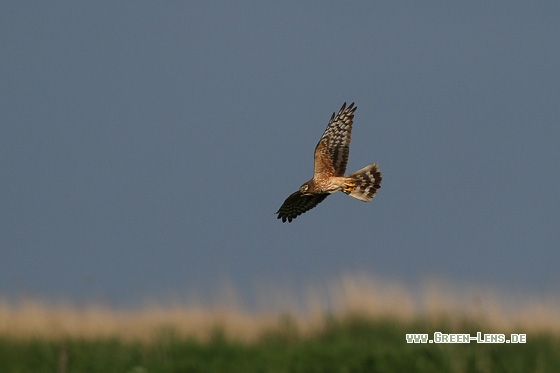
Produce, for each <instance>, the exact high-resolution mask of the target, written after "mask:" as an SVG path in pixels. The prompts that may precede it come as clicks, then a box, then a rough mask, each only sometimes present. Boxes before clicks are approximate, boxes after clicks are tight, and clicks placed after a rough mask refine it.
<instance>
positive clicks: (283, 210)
mask: <svg viewBox="0 0 560 373" xmlns="http://www.w3.org/2000/svg"><path fill="white" fill-rule="evenodd" d="M328 195H329V194H328V193H321V194H313V195H309V196H304V195H303V194H302V193H301V192H300V191H299V190H298V191H297V192H295V193H292V194H291V195H290V196H289V197H288V198H286V200H285V201H284V203H283V204H282V206H280V209H278V211H276V213H277V214H278V217H277V219H282V222H283V223H285V222H286V220H288V222H289V223H291V222H292V220H293V219H295V218H297V217H298V216H299V215H301V214H303V213H304V212H306V211H309V210H311V209H312V208H313V207H315V206H317V205H318V204H319V203H321V202H323V200H324V199H325V198H327V196H328Z"/></svg>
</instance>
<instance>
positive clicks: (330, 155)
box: [314, 102, 357, 177]
mask: <svg viewBox="0 0 560 373" xmlns="http://www.w3.org/2000/svg"><path fill="white" fill-rule="evenodd" d="M356 109H357V107H355V106H354V103H351V104H350V106H348V107H346V102H345V103H344V104H343V105H342V107H341V108H340V110H339V111H338V114H336V115H335V113H333V114H332V116H331V120H330V121H329V124H328V125H327V129H326V130H325V132H324V133H323V136H321V140H319V143H318V144H317V147H315V171H314V177H317V175H321V174H329V175H332V176H344V172H345V171H346V165H347V164H348V155H349V154H350V140H351V138H352V123H353V121H354V112H355V111H356Z"/></svg>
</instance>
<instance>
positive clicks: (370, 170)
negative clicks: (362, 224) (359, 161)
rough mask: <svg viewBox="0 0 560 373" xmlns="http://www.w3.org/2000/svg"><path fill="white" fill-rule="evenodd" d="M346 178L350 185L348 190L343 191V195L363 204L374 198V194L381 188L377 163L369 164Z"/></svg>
mask: <svg viewBox="0 0 560 373" xmlns="http://www.w3.org/2000/svg"><path fill="white" fill-rule="evenodd" d="M346 178H347V179H348V181H350V184H349V185H348V186H349V188H347V189H345V190H344V193H346V194H348V195H350V197H354V198H356V199H359V200H360V201H364V202H369V201H371V200H372V199H373V197H375V193H377V190H378V189H379V188H381V180H383V178H382V177H381V172H379V167H377V163H372V164H369V165H367V166H366V167H364V168H362V169H361V170H358V171H356V172H354V173H351V174H350V175H348V176H346ZM352 184H354V185H352Z"/></svg>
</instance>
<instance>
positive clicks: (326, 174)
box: [276, 102, 382, 223]
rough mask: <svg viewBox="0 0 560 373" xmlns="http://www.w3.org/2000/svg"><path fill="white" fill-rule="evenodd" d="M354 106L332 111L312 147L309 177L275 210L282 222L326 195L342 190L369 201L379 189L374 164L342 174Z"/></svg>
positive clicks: (290, 218) (379, 184)
mask: <svg viewBox="0 0 560 373" xmlns="http://www.w3.org/2000/svg"><path fill="white" fill-rule="evenodd" d="M355 111H356V107H355V106H354V103H351V104H350V106H348V107H346V102H345V103H344V104H343V105H342V107H341V108H340V110H339V111H338V114H335V113H333V114H332V116H331V120H330V121H329V124H328V125H327V129H326V130H325V133H323V136H322V137H321V139H320V140H319V143H318V144H317V146H316V147H315V154H314V161H315V169H314V172H313V178H312V179H311V180H309V181H308V182H306V183H305V184H303V185H302V186H301V187H300V188H299V190H298V191H297V192H295V193H293V194H292V195H290V196H289V197H288V198H286V200H285V201H284V203H283V204H282V206H280V209H279V210H278V211H277V212H276V213H277V214H278V217H277V218H278V219H282V222H283V223H285V222H286V221H288V222H290V223H291V222H292V220H293V219H295V218H297V217H298V216H299V215H301V214H303V213H304V212H306V211H309V210H311V209H312V208H313V207H315V206H317V205H318V204H319V203H321V202H322V201H323V200H324V199H325V198H327V196H328V195H329V194H332V193H335V192H338V191H342V192H343V193H345V194H347V195H349V196H350V197H354V198H356V199H358V200H360V201H364V202H369V201H371V200H372V199H373V197H374V196H375V193H377V190H378V189H379V188H381V180H382V178H381V172H379V168H378V166H377V164H376V163H372V164H369V165H367V166H366V167H364V168H362V169H361V170H358V171H356V172H354V173H351V174H350V175H347V176H344V172H345V171H346V164H347V163H348V155H349V154H350V140H351V135H352V123H353V120H354V112H355Z"/></svg>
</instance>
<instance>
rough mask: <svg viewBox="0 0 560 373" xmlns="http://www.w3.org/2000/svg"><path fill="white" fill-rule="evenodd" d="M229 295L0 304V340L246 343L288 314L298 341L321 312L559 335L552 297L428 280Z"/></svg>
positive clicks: (346, 280) (344, 281)
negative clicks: (417, 285)
mask: <svg viewBox="0 0 560 373" xmlns="http://www.w3.org/2000/svg"><path fill="white" fill-rule="evenodd" d="M229 292H230V294H228V295H226V297H225V298H227V299H228V300H227V301H222V302H217V303H215V304H216V305H214V306H204V305H200V304H199V305H196V304H194V305H192V304H191V305H185V304H172V305H164V306H163V305H157V304H151V305H146V306H144V307H141V308H139V309H119V308H113V307H109V306H101V305H90V306H84V307H78V306H75V305H72V304H70V303H66V304H61V303H47V302H40V301H36V300H32V299H25V300H21V301H19V302H16V303H8V302H6V301H0V336H4V337H9V338H18V339H29V338H35V337H38V338H47V339H51V340H53V339H54V340H56V339H62V338H80V339H95V338H99V337H109V338H110V337H117V338H121V339H123V340H140V341H149V340H151V339H152V338H154V337H157V336H158V335H159V334H160V333H161V332H162V331H165V330H173V332H174V333H176V334H178V335H180V336H183V337H192V338H195V339H197V340H200V341H207V340H209V339H211V338H212V336H213V335H215V333H216V331H217V330H219V331H220V333H222V335H223V336H224V337H225V338H228V339H233V340H238V341H242V342H251V341H254V340H256V339H257V338H258V337H259V336H261V335H262V334H263V333H266V332H269V331H274V330H279V329H281V328H283V327H285V326H286V325H285V321H286V315H289V321H290V323H291V324H292V326H293V327H295V328H296V329H297V330H298V332H299V333H301V334H303V335H305V334H306V333H307V334H308V333H312V332H314V331H318V330H321V328H322V327H323V326H324V323H325V319H326V318H325V315H326V314H330V315H331V316H334V317H336V318H343V317H345V316H347V315H360V316H364V317H368V318H371V319H380V318H392V319H395V320H397V321H404V322H411V321H414V320H416V319H424V320H429V321H434V322H438V321H440V320H443V319H445V320H446V321H447V322H451V323H453V322H457V323H460V322H462V321H464V320H465V319H467V320H473V321H475V322H477V323H480V324H483V325H488V326H489V327H491V329H492V331H491V332H512V333H519V332H547V333H553V334H555V335H560V316H559V315H560V303H559V300H558V299H539V300H534V299H526V298H519V297H511V296H510V297H507V296H504V295H499V294H496V293H495V292H492V291H489V290H484V291H481V290H476V289H462V290H461V289H458V288H457V287H452V286H444V285H443V283H442V282H431V283H429V284H426V285H424V286H422V287H421V289H420V291H415V292H412V291H411V290H409V289H407V288H405V287H404V286H402V285H399V284H395V283H392V282H387V281H380V280H375V279H373V278H371V277H369V276H367V275H357V276H356V275H351V276H342V277H341V278H339V279H337V280H334V281H332V282H330V283H329V284H327V285H325V286H309V287H308V289H307V290H306V292H305V296H304V298H305V302H304V303H305V304H303V305H302V304H301V302H298V301H297V300H296V299H295V297H293V296H291V295H290V294H289V292H285V291H284V292H282V291H278V290H277V289H276V290H274V289H273V290H270V289H268V290H266V289H265V290H263V291H262V293H263V294H265V295H261V297H260V298H262V299H261V306H260V307H259V309H260V311H248V310H246V309H244V308H243V307H241V306H240V305H239V302H238V301H236V300H235V299H236V296H235V290H234V289H232V288H231V287H230V290H229ZM426 332H430V331H426ZM486 332H490V331H486Z"/></svg>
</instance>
